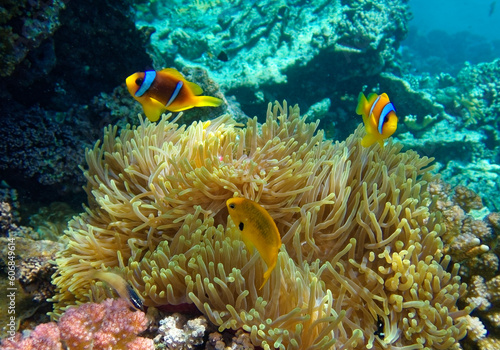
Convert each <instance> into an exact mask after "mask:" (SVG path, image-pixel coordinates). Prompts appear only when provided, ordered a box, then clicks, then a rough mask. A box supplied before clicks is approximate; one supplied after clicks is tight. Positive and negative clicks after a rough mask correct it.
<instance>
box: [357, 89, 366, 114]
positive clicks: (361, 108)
mask: <svg viewBox="0 0 500 350" xmlns="http://www.w3.org/2000/svg"><path fill="white" fill-rule="evenodd" d="M367 104H368V101H367V99H366V97H365V94H364V93H362V92H360V93H359V95H358V106H357V107H356V114H358V115H362V116H364V115H365V114H366V115H367V114H368V111H367V108H366V106H367Z"/></svg>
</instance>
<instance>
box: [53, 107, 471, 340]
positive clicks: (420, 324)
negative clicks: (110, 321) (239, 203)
mask: <svg viewBox="0 0 500 350" xmlns="http://www.w3.org/2000/svg"><path fill="white" fill-rule="evenodd" d="M167 118H168V117H167ZM317 126H318V125H317V123H307V122H306V121H305V119H304V118H301V117H300V115H299V110H298V107H293V108H290V109H288V108H287V106H286V103H285V104H284V105H283V106H280V105H278V104H276V105H275V106H274V107H271V105H270V106H269V109H268V112H267V117H266V122H265V123H264V124H262V125H260V124H259V123H258V122H257V119H256V118H254V119H251V120H249V121H248V122H247V125H246V127H244V128H242V127H241V126H239V125H238V124H236V122H235V121H234V120H232V119H231V117H230V116H229V115H223V116H221V117H219V118H216V119H214V120H210V121H207V122H199V123H193V124H191V125H190V126H182V127H179V126H178V125H177V124H175V123H174V122H169V121H168V120H167V119H166V118H163V119H162V120H161V121H160V122H159V123H158V124H152V123H150V122H148V121H141V125H139V126H137V127H134V128H130V127H128V128H126V129H124V130H122V131H121V133H120V134H119V135H118V130H117V128H116V127H111V126H110V127H108V128H107V129H106V130H105V136H104V139H103V141H102V144H101V143H100V142H98V143H97V144H96V145H95V146H94V148H93V149H90V150H88V151H87V154H86V159H87V166H88V168H87V170H86V171H85V176H86V178H87V186H86V191H87V193H88V196H89V207H88V208H87V210H86V211H85V212H84V213H82V214H81V215H80V216H78V217H75V218H74V219H73V220H72V221H71V222H70V224H69V228H68V230H67V232H66V239H68V241H69V245H68V247H67V248H66V249H65V250H63V251H62V252H60V254H59V256H58V258H57V260H56V261H57V265H58V273H57V274H56V275H55V276H54V280H53V282H54V284H55V285H56V286H57V294H56V295H55V297H54V298H53V301H54V302H55V310H54V314H53V316H54V317H55V318H58V317H59V316H60V314H61V313H62V312H63V311H64V310H65V309H66V308H68V307H69V306H71V305H73V304H75V303H84V302H88V301H89V299H94V300H100V299H102V298H103V295H104V294H105V293H103V292H102V290H101V289H100V287H99V283H97V284H96V283H95V282H94V281H92V273H93V272H94V271H95V270H96V269H97V270H99V269H114V270H117V271H119V272H120V273H122V274H123V275H124V276H126V277H127V279H128V280H129V281H130V282H131V284H132V285H133V287H134V288H135V289H136V290H137V291H138V292H139V293H140V294H141V295H142V297H143V298H144V304H145V305H146V306H162V305H181V304H192V305H193V304H194V305H195V306H196V307H197V308H198V309H199V311H201V312H202V313H203V314H204V315H205V317H206V318H207V319H208V320H209V321H210V322H211V323H213V324H215V325H217V326H218V327H219V330H224V329H234V330H236V329H239V328H242V329H243V330H245V331H246V332H248V333H249V335H250V339H251V341H252V343H253V344H254V345H255V346H261V347H263V348H266V349H270V348H272V347H279V348H283V349H285V348H286V349H299V348H309V347H311V348H315V349H332V348H334V349H335V348H339V349H340V348H345V349H361V348H373V349H384V348H386V347H387V346H392V347H405V348H406V349H419V348H421V347H422V346H424V347H429V348H436V349H441V348H442V349H444V348H457V346H458V343H457V341H458V340H459V339H461V338H462V337H464V336H465V333H466V328H467V326H468V319H467V318H465V317H464V316H466V315H468V314H469V312H470V308H469V307H467V306H466V307H462V308H459V307H458V306H457V305H456V302H457V299H458V298H459V297H460V296H463V295H464V294H465V292H466V286H465V284H463V283H461V282H460V277H459V276H458V275H457V273H458V265H450V258H449V256H446V255H444V254H443V243H442V240H441V238H440V236H441V235H442V234H443V233H444V231H443V227H444V226H443V221H442V220H443V217H442V216H441V215H438V214H437V213H436V210H435V209H434V207H433V200H432V198H431V196H430V194H429V193H428V188H427V187H428V181H429V180H431V179H432V178H433V175H431V173H430V172H429V167H428V165H429V162H430V159H428V158H426V157H420V156H418V155H417V154H416V153H415V152H413V151H407V152H404V153H402V152H400V150H401V146H399V145H397V144H393V143H390V142H389V144H388V145H386V146H385V147H384V148H383V149H380V148H379V147H378V146H375V147H373V148H364V147H361V146H360V139H361V136H362V129H361V128H359V129H358V130H357V131H356V132H355V133H354V134H353V135H351V136H350V137H349V138H348V139H347V140H346V141H344V142H340V143H339V142H337V143H332V142H331V141H326V140H324V139H323V132H322V131H319V132H317V133H316V132H315V130H316V129H317ZM233 196H244V197H247V198H249V199H253V200H255V201H257V202H259V204H261V205H262V206H263V207H264V208H266V209H267V210H268V212H269V214H270V215H271V216H272V217H273V219H274V220H275V222H276V224H277V227H278V229H279V231H280V233H281V235H282V242H283V245H282V248H281V251H280V253H279V256H278V263H277V267H276V268H275V269H274V270H273V272H272V274H271V277H270V280H269V282H268V283H267V284H266V285H265V286H264V287H263V288H262V290H259V289H258V287H259V285H260V282H261V281H262V276H263V273H264V271H265V270H266V267H265V265H264V264H263V262H262V260H261V259H260V258H259V255H258V253H250V252H248V251H246V249H245V247H244V244H243V242H241V240H240V236H239V230H238V228H236V227H235V226H234V225H233V224H232V223H231V221H229V222H228V220H227V216H228V214H227V210H226V208H225V201H226V200H227V199H228V198H231V197H233Z"/></svg>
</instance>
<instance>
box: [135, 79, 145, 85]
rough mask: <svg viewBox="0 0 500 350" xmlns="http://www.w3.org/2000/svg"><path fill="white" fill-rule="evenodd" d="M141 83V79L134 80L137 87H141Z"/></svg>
mask: <svg viewBox="0 0 500 350" xmlns="http://www.w3.org/2000/svg"><path fill="white" fill-rule="evenodd" d="M143 81H144V79H143V78H137V79H135V83H136V84H137V85H138V86H141V85H142V82H143Z"/></svg>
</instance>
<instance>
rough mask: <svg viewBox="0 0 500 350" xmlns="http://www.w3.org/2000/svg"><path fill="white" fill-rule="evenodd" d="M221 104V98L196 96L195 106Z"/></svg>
mask: <svg viewBox="0 0 500 350" xmlns="http://www.w3.org/2000/svg"><path fill="white" fill-rule="evenodd" d="M221 104H222V100H221V99H220V98H217V97H212V96H196V99H195V103H194V106H195V107H218V106H220V105H221Z"/></svg>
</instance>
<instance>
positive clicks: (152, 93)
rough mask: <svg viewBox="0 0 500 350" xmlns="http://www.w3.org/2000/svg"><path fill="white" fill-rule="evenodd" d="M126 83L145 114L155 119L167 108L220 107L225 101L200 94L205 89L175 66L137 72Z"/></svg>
mask: <svg viewBox="0 0 500 350" xmlns="http://www.w3.org/2000/svg"><path fill="white" fill-rule="evenodd" d="M126 83H127V88H128V92H130V94H131V95H132V97H133V98H134V99H136V100H137V101H138V102H139V103H140V104H141V105H142V108H143V110H144V114H146V117H148V119H149V120H151V121H152V122H155V121H157V120H158V119H160V116H161V115H162V113H164V112H165V111H167V110H168V111H171V112H180V111H183V110H185V109H189V108H193V107H205V106H209V107H217V106H220V104H221V103H222V100H221V99H218V98H216V97H211V96H198V95H201V94H202V93H203V89H202V88H201V87H200V86H199V85H197V84H195V83H191V82H189V81H187V80H186V79H185V78H184V77H183V76H182V74H181V73H179V72H178V71H177V70H176V69H174V68H166V69H162V70H161V71H159V72H157V71H154V70H148V71H146V72H139V73H134V74H132V75H131V76H129V77H128V78H127V80H126Z"/></svg>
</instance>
